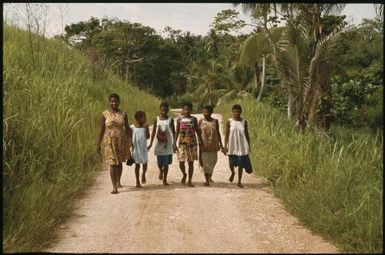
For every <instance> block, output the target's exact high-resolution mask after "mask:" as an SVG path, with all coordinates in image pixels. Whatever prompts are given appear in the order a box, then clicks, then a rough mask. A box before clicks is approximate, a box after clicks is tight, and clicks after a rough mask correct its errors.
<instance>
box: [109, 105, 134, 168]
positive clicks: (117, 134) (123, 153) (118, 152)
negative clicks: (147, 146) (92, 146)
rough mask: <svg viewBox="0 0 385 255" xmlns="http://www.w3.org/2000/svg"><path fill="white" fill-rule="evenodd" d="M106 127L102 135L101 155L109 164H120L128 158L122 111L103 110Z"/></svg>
mask: <svg viewBox="0 0 385 255" xmlns="http://www.w3.org/2000/svg"><path fill="white" fill-rule="evenodd" d="M103 116H104V118H105V119H106V121H105V125H106V129H105V131H104V136H103V156H104V160H105V161H106V162H107V163H108V164H109V165H120V164H121V163H122V162H123V161H126V160H127V159H128V153H129V150H128V142H127V134H126V130H125V125H124V113H123V112H115V113H111V112H109V111H108V110H106V111H104V112H103Z"/></svg>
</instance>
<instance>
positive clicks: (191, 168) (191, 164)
mask: <svg viewBox="0 0 385 255" xmlns="http://www.w3.org/2000/svg"><path fill="white" fill-rule="evenodd" d="M193 173H194V161H189V162H188V186H189V187H194V184H192V182H191V181H192V176H193Z"/></svg>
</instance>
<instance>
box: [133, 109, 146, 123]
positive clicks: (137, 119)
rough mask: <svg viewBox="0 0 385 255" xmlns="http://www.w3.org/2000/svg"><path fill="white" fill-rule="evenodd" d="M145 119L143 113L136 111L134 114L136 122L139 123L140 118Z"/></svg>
mask: <svg viewBox="0 0 385 255" xmlns="http://www.w3.org/2000/svg"><path fill="white" fill-rule="evenodd" d="M143 117H146V113H145V112H144V111H137V112H136V113H135V119H136V121H139V120H140V119H141V118H143Z"/></svg>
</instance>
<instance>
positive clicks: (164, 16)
mask: <svg viewBox="0 0 385 255" xmlns="http://www.w3.org/2000/svg"><path fill="white" fill-rule="evenodd" d="M12 5H16V4H10V5H9V4H8V5H5V6H3V7H4V8H3V16H4V18H5V19H12V15H13V13H14V10H15V6H13V7H12ZM19 5H20V4H19ZM21 5H22V4H21ZM48 6H49V8H48V15H47V17H48V18H47V29H46V30H47V35H49V36H52V35H55V34H60V33H61V29H62V21H61V14H60V9H61V10H62V13H63V24H64V26H65V25H69V24H71V23H76V22H79V21H86V20H89V19H90V17H91V16H94V17H96V18H99V19H100V18H103V17H108V18H114V17H116V18H118V19H119V20H128V21H130V22H138V23H141V24H142V25H145V26H150V27H152V28H154V29H155V30H156V31H157V32H159V33H160V32H161V31H162V30H163V29H164V28H165V27H166V26H170V27H172V28H174V29H180V30H182V31H183V32H187V31H190V32H192V33H193V34H200V35H206V34H207V32H208V31H209V30H210V27H209V26H210V24H211V23H212V22H213V21H214V17H215V16H216V14H217V13H218V12H220V11H221V10H224V9H230V8H231V9H236V10H238V12H239V13H240V16H239V17H240V18H241V19H243V20H245V21H246V22H248V23H249V22H250V18H249V16H248V15H246V14H244V13H243V12H242V10H241V8H240V7H239V6H238V7H234V6H233V5H232V4H231V3H50V4H48ZM342 14H345V15H346V16H347V18H346V20H347V21H348V22H349V23H350V24H359V23H360V22H361V21H362V19H363V18H373V17H374V16H375V11H374V5H373V4H347V5H346V7H345V9H344V11H343V12H342ZM250 31H251V27H249V28H246V29H244V30H243V32H245V33H247V32H250Z"/></svg>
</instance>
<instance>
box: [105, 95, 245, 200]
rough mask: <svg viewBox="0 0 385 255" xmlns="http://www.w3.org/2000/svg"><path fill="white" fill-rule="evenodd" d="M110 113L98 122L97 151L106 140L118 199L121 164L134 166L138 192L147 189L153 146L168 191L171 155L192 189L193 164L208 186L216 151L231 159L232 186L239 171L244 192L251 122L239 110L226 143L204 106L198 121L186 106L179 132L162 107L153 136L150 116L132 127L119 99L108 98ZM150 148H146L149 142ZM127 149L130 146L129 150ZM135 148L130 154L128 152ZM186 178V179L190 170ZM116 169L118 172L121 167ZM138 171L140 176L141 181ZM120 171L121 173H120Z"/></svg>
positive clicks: (235, 108) (138, 115)
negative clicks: (197, 167) (243, 176)
mask: <svg viewBox="0 0 385 255" xmlns="http://www.w3.org/2000/svg"><path fill="white" fill-rule="evenodd" d="M109 101H110V109H109V110H106V111H104V112H103V115H102V118H101V121H100V133H99V138H98V142H97V151H98V152H100V151H101V148H100V142H101V141H102V140H103V152H104V153H103V156H104V159H105V161H107V162H109V164H110V174H111V181H112V185H113V191H112V192H111V193H113V194H116V193H118V190H117V188H119V187H121V184H120V177H121V168H122V166H121V164H122V162H125V161H126V160H127V164H128V165H132V164H135V177H136V187H138V188H140V187H141V183H142V184H143V183H146V171H147V163H148V151H149V150H150V148H151V147H152V146H153V143H154V140H155V148H154V153H155V155H156V156H157V165H158V168H159V179H160V180H162V181H163V185H169V184H168V182H167V175H168V170H169V165H170V164H172V156H173V153H176V154H177V158H178V161H179V168H180V170H181V172H182V179H181V183H186V179H187V177H188V179H187V184H188V186H190V187H193V186H194V184H193V183H192V177H193V173H194V161H195V160H199V165H200V166H201V167H202V169H203V172H204V175H205V183H204V185H205V186H210V182H213V181H212V178H211V177H212V174H213V170H214V167H215V165H216V163H217V159H218V151H221V152H222V153H223V154H225V155H228V157H229V167H230V171H231V175H230V177H229V181H230V182H233V180H234V175H235V171H234V168H235V167H237V166H238V186H239V187H241V188H242V187H243V185H242V183H241V180H242V173H243V169H245V171H246V172H248V173H251V172H252V166H251V163H250V158H249V153H250V138H249V134H248V128H247V121H246V120H245V119H243V118H242V117H241V113H242V108H241V106H240V105H238V104H236V105H233V107H232V112H233V118H231V119H229V120H228V122H227V124H226V132H225V142H224V146H223V144H222V138H221V134H220V131H219V128H220V127H219V122H218V120H217V119H214V118H213V117H212V114H213V107H212V106H210V105H206V106H205V107H204V108H203V119H200V120H199V121H198V120H197V118H196V117H194V116H192V115H191V111H192V108H193V107H192V104H191V103H185V104H184V105H183V108H182V113H181V115H180V116H179V117H178V118H177V120H176V128H175V125H174V119H173V117H172V116H168V112H169V107H168V104H167V103H161V104H160V108H159V110H160V114H159V116H157V117H156V118H155V120H154V122H153V128H152V133H151V137H150V130H149V127H148V124H147V119H146V114H145V113H144V112H143V111H138V112H136V113H135V121H136V122H135V124H133V125H131V127H129V126H128V121H127V115H126V114H125V113H122V112H121V111H120V110H119V109H118V105H119V96H118V95H117V94H112V95H110V97H109ZM148 139H150V144H149V145H148V146H147V140H148ZM125 145H126V146H125ZM130 147H132V153H131V152H130ZM186 162H187V165H188V172H187V173H186V165H185V163H186ZM117 165H118V167H117ZM140 165H142V169H143V171H142V175H141V178H139V177H140V173H139V171H140ZM116 169H117V170H116Z"/></svg>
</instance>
